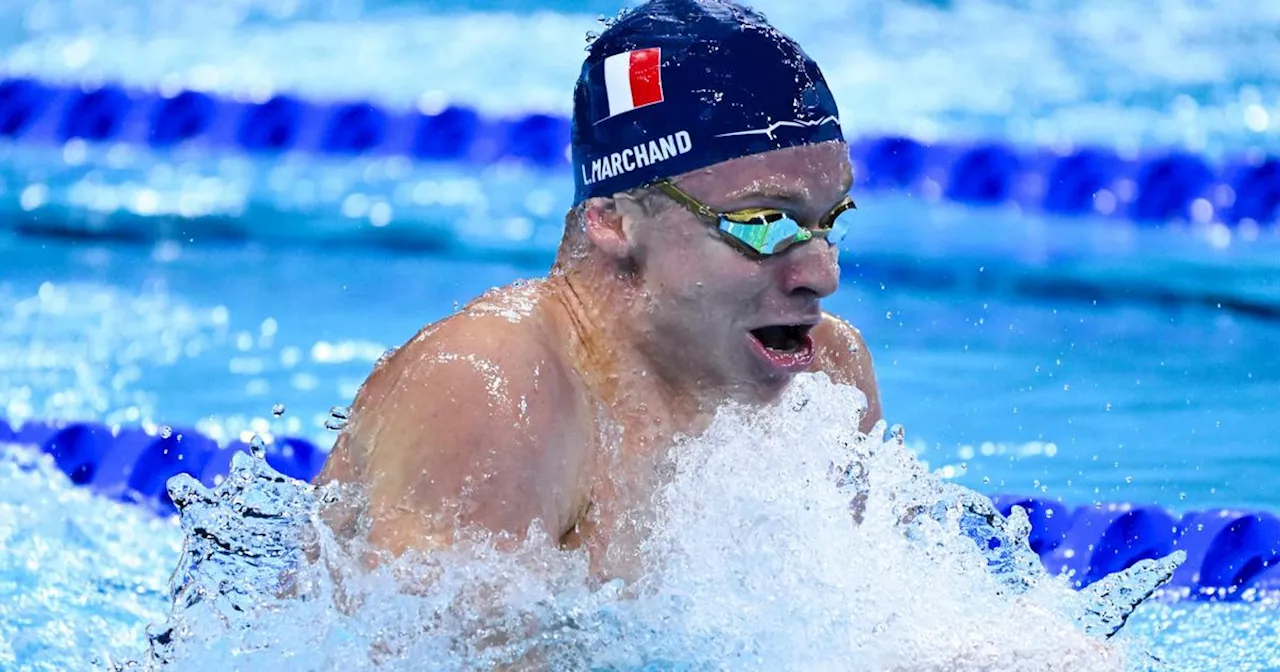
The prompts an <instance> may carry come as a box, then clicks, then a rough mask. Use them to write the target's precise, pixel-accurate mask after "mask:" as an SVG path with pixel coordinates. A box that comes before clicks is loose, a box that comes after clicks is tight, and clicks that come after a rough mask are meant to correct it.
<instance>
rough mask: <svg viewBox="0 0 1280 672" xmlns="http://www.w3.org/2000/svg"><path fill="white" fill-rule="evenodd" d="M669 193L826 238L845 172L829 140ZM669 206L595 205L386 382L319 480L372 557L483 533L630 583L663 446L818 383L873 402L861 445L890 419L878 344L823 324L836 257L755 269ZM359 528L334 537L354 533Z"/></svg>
mask: <svg viewBox="0 0 1280 672" xmlns="http://www.w3.org/2000/svg"><path fill="white" fill-rule="evenodd" d="M675 182H676V183H677V185H678V186H679V187H680V188H681V189H683V190H684V191H686V192H687V193H689V194H690V195H693V196H694V197H696V198H698V199H699V200H701V201H702V202H704V203H706V204H707V205H709V206H710V207H712V208H714V209H716V210H718V211H728V210H738V209H742V208H748V207H777V208H785V209H787V210H789V211H791V212H793V213H795V215H796V216H797V217H798V218H799V219H800V220H801V221H803V222H815V221H818V220H819V219H820V218H821V216H822V215H823V214H824V213H826V212H827V211H829V210H830V209H831V208H832V207H834V206H835V205H836V204H837V203H839V202H840V201H841V200H842V199H843V198H844V197H845V195H846V193H847V190H848V189H849V185H850V183H851V168H850V165H849V160H848V149H847V147H846V146H845V145H844V144H843V143H838V142H832V143H825V144H821V145H809V146H803V147H797V148H790V149H785V150H777V151H774V152H769V153H766V154H760V155H755V156H750V157H745V158H741V159H735V160H733V161H729V162H725V163H722V164H717V165H715V166H712V167H710V168H707V169H703V170H699V171H695V172H693V173H690V174H687V175H683V176H680V177H678V178H676V179H675ZM664 199H665V197H664V196H656V197H655V196H649V197H645V198H644V199H642V200H643V202H642V201H641V200H637V199H635V198H632V197H630V196H629V195H622V196H619V197H617V198H613V199H593V200H591V201H589V202H588V203H587V205H586V207H585V208H584V210H583V212H582V214H581V221H582V224H581V226H582V231H581V235H580V236H579V238H578V239H577V240H578V244H576V245H570V244H566V245H565V246H563V247H562V250H561V254H560V257H559V259H558V260H557V264H556V267H555V268H554V269H553V270H552V272H551V273H550V274H549V276H548V277H546V278H544V279H540V280H537V281H533V282H527V283H517V284H513V285H510V286H507V287H503V288H499V289H494V290H491V291H489V292H487V293H485V294H484V295H482V296H480V297H478V298H477V299H476V300H474V301H473V302H471V303H470V304H468V305H467V306H466V307H465V308H463V309H462V310H461V311H459V312H458V313H456V314H454V315H451V316H449V317H447V318H445V319H443V320H441V321H439V322H436V323H434V324H431V325H428V326H426V327H425V328H423V329H422V331H420V332H419V333H418V334H417V335H416V336H415V337H414V338H412V339H411V340H410V341H409V342H407V343H405V344H404V345H403V346H402V347H400V348H399V349H397V350H396V351H395V353H394V354H392V355H391V356H390V357H388V358H386V359H384V360H383V361H381V362H380V363H379V364H378V365H377V366H376V367H375V369H374V371H373V373H372V374H371V375H370V376H369V378H368V379H367V380H366V381H365V383H364V384H363V386H362V387H361V389H360V391H359V393H358V394H357V396H356V399H355V402H354V404H353V405H352V409H351V416H350V422H348V424H347V426H346V428H345V429H344V430H343V432H342V434H341V435H340V436H339V438H338V440H337V443H336V445H335V446H334V449H333V451H332V453H331V454H330V457H329V459H328V461H327V463H326V464H325V467H324V469H323V471H322V472H321V473H320V475H319V476H317V477H316V479H315V482H316V483H326V482H329V481H335V480H336V481H341V482H345V483H357V484H359V485H360V486H362V487H363V490H364V492H365V495H366V497H367V505H366V506H367V510H366V511H364V512H363V513H364V514H366V515H365V516H364V518H365V519H366V520H367V521H369V522H368V525H369V527H368V528H367V530H366V529H362V530H361V531H360V533H361V534H367V536H368V540H369V541H370V542H371V543H372V544H373V545H374V546H375V547H378V548H381V549H385V550H386V551H389V552H391V553H392V554H395V555H399V554H401V553H403V552H405V551H406V550H408V549H420V550H428V551H429V550H430V549H432V548H439V547H442V546H446V545H448V544H450V543H451V542H452V540H453V537H454V534H455V532H456V531H457V530H458V529H459V528H460V527H466V526H478V527H481V528H485V529H488V530H493V531H500V532H506V533H509V534H510V535H512V537H513V538H515V539H523V538H525V537H527V536H528V535H529V534H536V535H544V536H545V537H546V539H547V542H548V543H553V544H559V545H560V546H562V547H565V548H585V549H586V550H587V552H588V553H589V555H590V558H591V564H592V567H593V569H594V571H595V573H597V575H599V576H600V577H601V578H605V577H614V576H624V577H625V576H632V575H634V573H635V572H636V571H637V568H636V565H635V561H636V557H635V556H636V548H637V544H638V543H639V541H641V540H642V539H643V538H644V535H645V534H646V527H647V525H648V523H649V515H650V514H651V513H652V511H651V510H650V507H649V504H648V502H649V500H650V495H651V494H652V493H653V491H654V489H655V488H656V487H658V486H659V485H660V484H661V483H662V482H663V479H664V470H663V465H664V459H665V457H666V453H667V450H668V448H669V447H670V446H671V444H672V441H673V439H674V438H675V437H677V436H678V435H691V434H696V433H698V432H700V431H701V430H702V429H703V428H705V427H706V424H707V423H708V422H709V420H710V419H711V416H712V414H713V413H714V411H715V408H716V407H717V406H719V405H721V404H723V403H724V402H726V401H730V400H732V401H736V402H739V403H744V404H754V405H761V406H766V405H768V404H769V403H770V402H772V401H773V400H775V399H776V398H777V397H778V396H779V394H781V393H782V392H783V391H784V390H785V389H786V386H787V385H788V384H790V382H791V381H792V380H793V379H794V377H795V376H796V375H797V374H799V373H801V372H823V373H825V374H827V375H828V376H830V377H831V378H832V380H834V381H835V382H837V383H841V384H849V385H855V386H857V387H858V388H859V389H860V390H861V391H862V392H863V393H864V394H865V395H866V396H867V400H868V404H867V408H866V412H865V414H864V415H863V416H862V418H861V427H862V429H863V430H864V431H866V430H868V429H870V428H871V426H872V425H873V424H874V423H875V422H876V421H878V420H879V419H880V417H881V411H880V404H879V398H878V392H877V387H876V382H875V374H874V371H873V366H872V362H871V358H870V356H869V354H868V352H867V347H866V344H865V343H864V342H863V339H862V337H861V335H860V334H859V332H858V331H857V330H856V329H855V328H854V327H852V326H851V325H849V324H848V323H846V322H845V321H843V320H842V319H840V318H838V317H835V316H833V315H830V314H826V313H824V312H823V311H822V309H821V300H822V298H824V297H826V296H828V295H830V294H832V293H833V292H835V291H836V290H837V288H838V286H839V268H838V265H837V250H836V249H835V248H834V247H832V246H830V245H829V244H828V243H827V242H826V241H824V240H821V239H814V240H810V241H807V242H804V243H801V244H798V245H796V246H794V247H792V248H790V249H788V250H787V251H786V252H784V253H782V254H779V255H775V256H773V257H769V258H765V259H751V258H748V257H747V256H744V255H742V254H741V253H739V252H738V251H737V250H735V249H733V248H732V247H731V246H729V245H728V244H726V243H725V242H724V241H723V240H722V239H721V238H719V237H718V235H717V234H716V233H715V231H714V229H713V227H712V226H709V225H708V223H707V222H706V221H704V220H702V219H700V218H698V217H697V216H695V215H694V214H692V213H691V212H689V211H688V210H685V209H683V208H681V207H679V206H677V205H674V204H672V203H671V202H670V201H664ZM653 203H656V204H657V205H656V206H654V205H652V204H653ZM783 325H787V327H786V329H787V330H788V333H790V334H791V335H792V338H790V342H789V343H787V344H786V346H787V347H786V349H785V350H779V349H777V348H776V347H775V348H770V347H766V343H765V342H764V341H766V340H768V341H770V342H772V339H766V338H764V337H762V336H760V334H761V333H764V332H760V331H759V330H760V329H761V328H762V327H781V326H783ZM775 331H776V329H775ZM773 345H775V346H777V345H778V344H777V343H773ZM858 410H859V409H850V414H851V417H853V414H855V413H856V412H858ZM356 521H357V517H356V516H351V515H347V516H335V517H334V518H333V519H332V520H331V523H332V524H334V525H335V527H336V528H337V529H338V530H339V532H345V533H347V534H355V533H356V525H357V522H356ZM535 523H536V524H535ZM531 525H533V527H531Z"/></svg>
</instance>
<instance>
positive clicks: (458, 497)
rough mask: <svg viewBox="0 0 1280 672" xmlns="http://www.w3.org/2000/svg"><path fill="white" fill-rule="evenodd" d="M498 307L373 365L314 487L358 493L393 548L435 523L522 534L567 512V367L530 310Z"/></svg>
mask: <svg viewBox="0 0 1280 672" xmlns="http://www.w3.org/2000/svg"><path fill="white" fill-rule="evenodd" d="M496 298H499V297H489V300H488V301H487V302H477V303H476V304H475V305H474V306H468V308H467V309H464V310H463V311H460V312H459V313H456V314H454V315H451V316H449V317H448V318H446V319H444V320H441V321H439V322H437V323H434V324H432V325H429V326H427V327H425V328H424V329H422V330H421V331H420V332H419V333H418V334H417V335H416V336H414V337H413V338H412V339H410V340H409V341H408V342H407V343H405V344H404V345H403V346H401V347H400V348H398V349H397V350H396V351H395V352H394V353H393V354H391V355H390V356H388V357H386V358H385V359H384V360H382V361H381V362H379V364H378V365H377V367H376V368H375V370H374V371H373V373H372V374H371V375H370V376H369V378H368V379H367V380H366V381H365V383H364V384H363V385H362V386H361V389H360V391H359V393H358V394H357V396H356V399H355V403H354V404H353V405H352V410H351V415H350V420H349V422H348V424H347V427H346V428H345V429H344V430H343V433H342V435H341V436H340V437H339V439H338V442H337V444H336V445H335V447H334V450H333V452H332V453H331V455H330V457H329V460H328V462H327V463H326V465H325V469H324V471H323V472H322V473H321V475H320V477H318V478H317V481H318V482H325V481H328V480H340V481H344V482H357V483H360V484H362V485H364V486H365V488H366V492H367V494H368V497H369V506H370V507H371V508H372V509H374V513H375V515H377V516H381V517H383V518H384V519H386V520H388V521H390V522H387V523H384V524H383V526H382V532H381V536H382V537H383V538H382V540H381V541H382V542H383V544H382V545H384V546H387V547H390V548H392V549H393V550H401V549H403V548H404V547H406V546H410V545H420V543H421V542H422V541H423V540H422V539H421V537H423V536H432V535H434V534H436V530H435V528H437V527H442V526H444V521H453V522H461V523H464V524H475V525H478V526H482V527H487V528H490V529H494V530H502V531H508V532H512V533H514V534H517V535H520V534H523V533H524V532H525V531H526V529H527V527H528V525H529V523H530V522H532V521H533V520H534V519H538V520H540V521H541V522H542V523H543V524H544V525H545V526H546V527H547V528H555V527H559V526H563V525H566V524H567V522H566V519H567V518H569V517H571V515H572V508H573V502H574V500H575V496H576V495H575V492H574V491H573V489H574V483H573V480H572V478H571V476H572V468H571V466H572V465H570V466H569V467H566V463H567V462H571V461H572V460H570V459H569V457H568V456H566V455H565V454H563V453H562V452H561V450H562V449H563V447H564V446H566V445H570V444H572V441H569V439H570V437H568V436H565V435H564V434H565V433H566V432H567V431H571V430H569V429H566V428H571V427H572V423H571V422H565V421H564V420H566V419H567V418H571V417H572V416H573V414H574V408H575V406H574V403H573V397H572V390H571V389H570V388H571V386H570V385H569V383H568V380H567V377H566V374H565V368H564V366H563V364H562V363H561V359H560V357H559V356H558V353H557V351H556V349H555V348H554V347H552V346H551V344H550V343H549V341H548V338H547V334H546V333H545V326H544V324H543V322H542V320H541V319H540V316H539V315H538V313H537V310H536V308H534V309H531V310H530V311H529V312H528V313H525V314H516V313H512V312H510V311H509V310H502V309H497V308H495V305H496V304H495V302H494V299H496ZM464 501H465V502H466V509H465V510H462V509H460V508H459V506H461V502H464ZM396 519H400V520H399V522H396ZM376 527H377V526H375V528H376ZM375 532H377V529H375Z"/></svg>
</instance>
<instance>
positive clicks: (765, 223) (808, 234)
mask: <svg viewBox="0 0 1280 672" xmlns="http://www.w3.org/2000/svg"><path fill="white" fill-rule="evenodd" d="M854 207H855V206H854V205H853V201H846V203H845V204H843V205H841V206H840V208H838V209H837V210H836V211H834V212H833V213H832V214H831V215H829V216H828V217H827V219H826V221H825V222H824V224H825V226H823V227H819V228H806V227H805V226H803V225H801V224H800V223H799V222H797V221H796V220H795V219H793V218H792V217H791V215H788V214H787V213H785V212H782V211H781V210H770V209H765V208H762V209H758V210H745V211H741V212H732V213H725V214H721V215H719V216H718V218H719V220H720V226H719V229H720V233H721V234H723V235H725V236H727V237H729V238H731V239H732V240H733V241H734V242H736V243H738V244H741V245H743V246H745V247H746V248H747V249H749V250H751V251H752V252H755V253H756V254H760V255H764V256H768V255H771V254H778V253H780V252H782V251H784V250H786V249H787V248H788V247H791V246H792V245H795V244H797V243H803V242H805V241H807V240H810V239H812V238H826V239H827V242H828V243H830V244H831V245H839V244H840V241H842V240H844V237H845V236H846V235H848V233H849V223H848V217H841V215H843V214H845V213H847V212H848V211H849V210H852V209H854Z"/></svg>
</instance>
